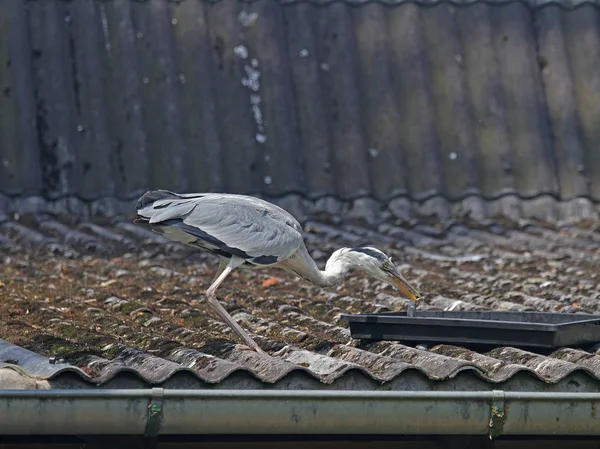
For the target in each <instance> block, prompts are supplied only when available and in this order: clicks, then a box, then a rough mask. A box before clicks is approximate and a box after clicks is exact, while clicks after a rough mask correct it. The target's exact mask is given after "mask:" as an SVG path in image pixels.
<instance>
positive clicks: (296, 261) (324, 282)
mask: <svg viewBox="0 0 600 449" xmlns="http://www.w3.org/2000/svg"><path fill="white" fill-rule="evenodd" d="M354 266H356V264H355V263H353V262H352V259H350V258H347V257H336V256H335V255H332V256H331V257H330V258H329V260H328V261H327V264H326V265H325V270H319V267H317V264H316V263H315V261H314V260H312V258H311V257H310V255H309V254H308V251H306V248H302V249H300V250H298V251H297V252H296V254H295V255H294V256H293V257H291V258H290V259H288V260H286V261H285V265H284V267H285V268H287V269H289V270H291V271H293V272H294V273H296V274H297V275H299V276H301V277H302V278H304V279H306V280H308V281H310V282H312V283H313V284H315V285H318V286H319V287H333V286H335V285H337V284H339V283H340V282H341V281H342V280H343V279H344V278H345V277H346V275H347V274H348V271H349V270H350V269H351V268H353V267H354Z"/></svg>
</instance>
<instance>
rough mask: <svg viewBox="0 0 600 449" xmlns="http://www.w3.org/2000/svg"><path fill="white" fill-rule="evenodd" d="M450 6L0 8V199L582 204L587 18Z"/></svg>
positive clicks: (594, 37) (595, 71)
mask: <svg viewBox="0 0 600 449" xmlns="http://www.w3.org/2000/svg"><path fill="white" fill-rule="evenodd" d="M460 3H461V2H458V4H457V3H452V4H450V3H444V2H442V3H440V2H435V1H424V2H422V3H419V2H409V1H398V2H387V3H386V2H350V1H349V2H344V1H343V0H341V1H335V2H322V3H319V2H304V1H293V0H292V1H287V2H278V1H274V0H257V1H255V2H241V1H237V0H219V1H216V2H208V1H201V0H181V1H166V0H148V1H134V0H76V1H65V0H37V1H36V0H30V1H26V0H2V1H0V156H1V158H0V159H1V160H0V193H4V194H5V195H8V196H27V195H38V196H42V197H44V198H47V199H50V200H52V199H57V198H64V197H76V198H79V199H81V200H84V201H88V200H94V199H98V198H104V197H117V198H120V199H123V200H130V199H133V198H135V197H136V196H137V195H139V194H140V193H142V192H143V191H145V190H146V189H149V188H159V187H160V188H168V189H173V190H178V191H209V190H212V191H230V192H246V193H260V194H263V195H268V196H272V197H277V196H281V195H285V194H288V193H298V194H301V195H302V196H304V197H307V198H313V199H314V198H319V197H324V196H333V197H337V198H339V199H342V200H351V199H354V198H359V197H370V198H374V199H376V200H379V201H382V202H386V201H389V200H391V199H393V198H408V199H410V200H415V201H423V200H426V199H428V198H433V197H442V198H445V199H446V200H450V201H457V200H461V199H464V198H466V197H468V196H471V195H472V196H476V197H479V198H483V199H496V198H500V197H503V196H506V195H514V196H517V197H519V198H524V199H526V198H536V197H538V196H540V195H549V196H551V197H553V198H555V199H556V200H569V199H573V198H587V199H588V200H591V201H592V202H596V201H598V200H600V148H599V145H600V20H599V19H600V14H599V13H600V9H599V8H598V5H596V4H594V3H592V2H582V3H581V4H580V5H577V4H575V3H573V2H571V3H569V4H567V3H563V6H560V5H558V4H554V3H547V4H546V3H544V2H539V1H535V0H531V1H529V2H527V1H515V2H506V3H503V2H502V3H501V2H498V3H486V2H481V1H474V2H472V1H469V2H465V4H462V5H461V4H460ZM565 5H567V6H565Z"/></svg>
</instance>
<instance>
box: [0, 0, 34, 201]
mask: <svg viewBox="0 0 600 449" xmlns="http://www.w3.org/2000/svg"><path fill="white" fill-rule="evenodd" d="M0 30H4V33H3V35H2V38H0V156H1V157H0V191H3V192H7V193H11V194H12V193H25V194H30V195H31V194H39V193H40V192H41V189H42V177H41V167H40V155H39V150H38V149H39V146H38V142H37V138H38V133H37V131H36V118H35V97H34V91H33V90H32V88H31V87H32V86H33V73H32V68H31V58H30V44H29V36H28V34H27V15H26V11H25V9H24V8H23V5H22V4H21V2H20V1H19V0H8V1H4V2H1V3H0Z"/></svg>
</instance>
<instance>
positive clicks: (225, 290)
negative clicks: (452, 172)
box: [0, 215, 600, 389]
mask: <svg viewBox="0 0 600 449" xmlns="http://www.w3.org/2000/svg"><path fill="white" fill-rule="evenodd" d="M333 218H335V217H333ZM305 229H306V241H307V244H308V246H309V249H310V250H311V252H312V254H313V255H314V257H315V258H316V260H317V261H318V262H319V263H321V264H322V263H323V262H324V261H325V260H326V258H327V256H328V255H329V253H330V252H331V251H333V249H335V248H337V247H339V246H353V245H354V246H356V245H361V244H366V243H369V244H376V245H378V246H379V247H380V248H382V249H384V250H385V251H387V252H388V253H389V254H391V255H392V257H393V258H394V260H395V261H396V263H397V264H398V265H399V266H400V267H401V269H402V270H403V272H404V273H405V275H406V277H407V278H408V279H410V280H411V282H414V284H415V285H416V286H417V287H418V288H420V289H421V290H422V291H423V292H424V293H425V294H426V298H425V302H424V305H423V308H425V309H442V310H482V309H492V310H513V311H526V310H537V311H546V312H564V313H577V312H584V313H597V314H600V301H599V300H598V297H599V296H600V285H599V283H598V274H599V273H600V232H598V231H597V229H596V228H595V227H593V226H592V224H591V223H589V222H588V223H580V224H579V225H569V226H563V227H560V228H558V227H556V226H550V225H547V224H544V223H541V222H526V223H525V222H522V223H516V222H510V221H506V220H505V221H502V222H500V221H496V222H486V223H481V222H474V221H462V222H459V221H451V222H434V221H431V222H428V221H426V220H415V221H413V222H412V223H410V224H408V223H401V222H399V221H397V220H394V219H392V218H389V219H387V220H384V221H382V222H381V223H380V224H379V225H378V226H371V227H369V226H367V225H364V224H360V223H357V222H350V221H348V220H346V219H344V220H341V219H339V218H337V219H335V220H333V221H332V219H331V217H328V216H321V217H320V218H319V217H311V219H310V220H307V221H306V222H305ZM0 244H1V245H2V259H3V263H4V268H3V270H2V274H0V293H1V294H2V302H1V303H0V313H1V314H2V316H3V319H2V322H1V323H0V337H1V338H3V340H2V341H0V362H5V363H12V364H15V363H16V364H18V366H19V367H20V368H21V369H23V370H24V371H25V372H26V373H28V374H29V375H31V376H34V377H36V378H39V379H51V384H52V383H53V385H55V386H56V385H62V386H64V385H71V386H72V385H78V387H82V386H85V385H88V386H91V385H98V384H101V385H114V384H115V382H125V384H127V382H129V383H131V382H134V381H133V380H131V379H135V382H137V383H138V384H139V383H142V384H145V385H147V384H153V385H154V384H159V383H165V384H169V385H179V386H181V385H187V386H189V385H196V386H203V387H210V386H215V387H223V388H225V387H228V386H229V387H231V385H235V386H236V387H238V388H260V387H261V386H262V387H267V386H274V387H276V388H303V386H304V387H306V385H311V386H312V387H315V388H319V387H322V388H412V389H419V388H438V387H436V386H435V385H436V384H440V385H442V384H444V383H447V382H451V381H452V380H453V379H456V378H458V377H461V376H464V375H467V376H469V377H468V378H469V379H471V380H470V381H469V382H470V384H469V383H467V384H463V385H462V387H460V388H474V386H475V385H477V387H478V388H492V387H493V386H494V385H496V384H498V383H501V382H507V381H513V382H517V383H518V382H522V381H523V377H522V376H520V374H526V378H527V379H529V381H528V382H530V384H529V388H532V386H531V382H533V384H534V388H547V386H548V385H549V384H553V385H555V386H554V387H553V388H558V389H586V388H594V387H593V385H596V386H597V383H595V382H597V381H598V380H600V352H598V351H596V352H594V350H595V349H593V350H585V349H581V348H579V349H577V348H562V349H559V350H556V351H554V352H552V353H550V354H548V353H535V352H529V351H525V350H523V349H517V348H511V347H504V348H494V349H487V350H485V351H482V350H481V349H479V350H476V349H474V348H465V347H458V346H451V345H435V346H433V347H429V348H426V347H413V346H409V345H404V344H401V343H398V342H387V341H383V342H376V343H367V342H359V341H356V340H352V339H351V338H350V334H349V330H348V329H347V327H346V324H345V322H343V321H341V320H340V319H339V315H340V314H341V313H368V312H374V311H386V310H403V309H405V307H406V305H407V304H408V300H406V299H404V298H402V297H400V296H398V294H397V293H396V292H395V291H393V290H391V289H390V288H387V287H385V286H384V285H382V284H380V283H379V282H376V281H373V280H371V279H364V278H363V277H362V276H360V275H359V274H356V275H353V276H352V277H350V278H349V279H348V282H346V283H345V284H343V286H341V287H340V288H337V289H330V290H327V289H320V288H317V287H314V286H311V285H310V284H307V283H305V282H301V281H297V280H296V279H294V278H293V277H292V276H290V275H287V274H284V273H283V272H280V271H277V270H272V271H269V270H264V271H239V272H238V273H237V274H236V275H235V276H233V277H232V278H231V279H228V281H227V282H226V283H225V284H224V285H223V286H222V287H221V288H220V289H219V291H218V296H219V298H220V299H221V300H222V301H223V302H224V304H225V305H226V307H227V308H228V309H229V310H230V311H231V312H232V313H234V316H235V317H236V319H237V320H238V321H240V322H241V323H242V325H243V326H244V327H245V328H246V329H248V330H249V331H250V332H251V333H252V334H253V335H255V336H256V338H257V341H259V343H260V344H261V346H262V347H263V348H265V349H266V350H268V351H269V352H270V353H271V354H272V355H273V356H274V358H265V357H263V356H261V355H259V354H256V353H255V352H253V351H249V350H247V349H246V348H245V347H244V346H242V345H239V344H237V340H236V339H235V338H234V337H233V335H232V334H231V332H230V331H229V330H228V328H227V327H226V326H225V325H224V324H222V323H221V322H220V321H218V320H217V319H215V318H212V315H211V314H210V313H209V312H208V311H207V308H206V307H205V305H204V304H203V302H202V301H201V293H202V291H203V289H204V288H206V286H207V285H208V282H209V281H210V279H211V277H212V274H213V271H214V269H215V268H216V264H215V263H214V260H213V259H212V258H211V257H210V256H208V255H206V254H202V253H195V252H193V251H192V250H190V249H188V248H185V247H182V246H180V245H177V244H173V243H170V244H169V245H165V241H164V240H163V239H162V237H160V236H158V235H154V234H152V233H150V232H148V231H146V230H145V229H143V228H141V227H138V226H133V225H131V223H129V222H127V221H120V220H117V221H115V222H113V223H108V224H107V223H105V224H103V225H101V224H98V223H91V222H86V221H78V220H77V219H75V218H74V217H68V216H65V217H63V218H61V220H58V219H56V218H53V217H51V216H31V215H30V216H25V217H21V218H20V220H19V221H14V220H7V221H5V222H3V223H2V224H1V225H0ZM272 277H274V278H273V279H271V278H272ZM265 280H269V282H266V283H265V285H264V286H263V282H264V281H265ZM49 357H54V359H53V360H52V362H54V363H51V361H50V359H49ZM61 359H64V363H63V361H62V360H61ZM73 376H75V377H73ZM131 376H133V377H131ZM573 376H576V380H573V379H574V377H573ZM74 379H79V380H74ZM127 379H130V380H127ZM477 379H478V380H477ZM586 379H587V380H586ZM561 381H564V382H561ZM567 381H569V383H567V384H565V382H567ZM135 382H134V383H135ZM536 382H537V384H536ZM586 382H587V383H586ZM127 385H129V384H127ZM469 385H470V387H469ZM516 385H517V384H515V385H514V386H513V387H514V388H517V389H518V388H519V387H518V386H516ZM535 385H537V386H535ZM447 388H458V387H456V386H455V387H447Z"/></svg>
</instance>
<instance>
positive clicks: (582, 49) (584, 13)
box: [563, 6, 600, 200]
mask: <svg viewBox="0 0 600 449" xmlns="http://www.w3.org/2000/svg"><path fill="white" fill-rule="evenodd" d="M563 17H564V19H563V20H564V25H563V26H564V29H565V32H566V39H567V44H566V51H567V54H568V58H569V59H568V62H569V67H570V73H571V77H572V80H573V93H574V97H575V104H576V106H575V107H576V110H577V124H578V126H579V130H580V132H581V138H582V142H583V146H584V151H585V157H584V161H583V163H582V165H583V166H582V167H581V169H582V170H581V171H582V172H583V174H584V175H585V176H586V177H587V179H588V182H589V183H590V194H591V196H592V198H594V199H595V200H598V199H600V126H598V123H599V122H600V13H599V10H598V8H597V7H594V6H581V7H579V8H577V9H574V10H573V11H571V12H569V13H568V14H565V13H563Z"/></svg>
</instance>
